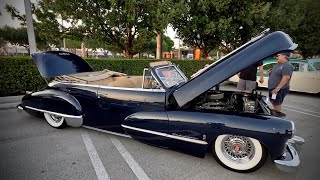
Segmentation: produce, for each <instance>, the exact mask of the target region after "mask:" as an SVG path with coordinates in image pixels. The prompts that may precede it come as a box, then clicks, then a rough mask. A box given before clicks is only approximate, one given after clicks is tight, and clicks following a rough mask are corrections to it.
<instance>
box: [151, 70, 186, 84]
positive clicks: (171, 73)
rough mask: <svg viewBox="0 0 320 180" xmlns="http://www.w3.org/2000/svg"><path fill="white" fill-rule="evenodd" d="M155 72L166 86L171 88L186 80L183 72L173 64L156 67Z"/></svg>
mask: <svg viewBox="0 0 320 180" xmlns="http://www.w3.org/2000/svg"><path fill="white" fill-rule="evenodd" d="M155 73H156V74H157V76H158V77H159V80H160V81H161V82H162V84H163V85H164V86H165V87H166V88H171V87H173V86H175V85H179V84H180V83H186V82H187V81H188V78H187V77H186V76H185V75H184V73H183V72H182V71H181V70H180V69H179V68H178V67H177V66H175V65H167V66H160V67H157V68H156V69H155Z"/></svg>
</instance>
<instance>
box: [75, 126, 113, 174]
mask: <svg viewBox="0 0 320 180" xmlns="http://www.w3.org/2000/svg"><path fill="white" fill-rule="evenodd" d="M81 136H82V140H83V142H84V144H85V146H86V149H87V151H88V154H89V157H90V160H91V163H92V165H93V168H94V170H95V172H96V175H97V178H98V180H110V178H109V176H108V173H107V171H106V169H105V168H104V166H103V164H102V162H101V159H100V157H99V155H98V153H97V151H96V148H95V147H94V145H93V143H92V141H91V138H90V136H89V134H88V133H87V131H86V130H81Z"/></svg>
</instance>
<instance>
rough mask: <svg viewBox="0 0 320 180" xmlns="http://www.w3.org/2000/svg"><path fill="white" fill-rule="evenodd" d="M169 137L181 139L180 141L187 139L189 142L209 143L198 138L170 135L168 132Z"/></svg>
mask: <svg viewBox="0 0 320 180" xmlns="http://www.w3.org/2000/svg"><path fill="white" fill-rule="evenodd" d="M167 137H168V138H172V139H177V140H180V141H187V142H191V143H196V144H201V145H207V144H208V143H207V142H206V141H200V140H196V139H189V138H185V137H180V136H174V135H170V134H168V136H167Z"/></svg>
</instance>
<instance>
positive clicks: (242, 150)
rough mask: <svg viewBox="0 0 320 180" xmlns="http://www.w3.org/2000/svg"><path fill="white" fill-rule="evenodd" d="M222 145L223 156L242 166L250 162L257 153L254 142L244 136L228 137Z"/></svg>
mask: <svg viewBox="0 0 320 180" xmlns="http://www.w3.org/2000/svg"><path fill="white" fill-rule="evenodd" d="M222 142H223V143H222V144H221V150H222V152H223V155H224V156H225V157H226V158H228V159H229V160H231V161H234V162H236V163H239V164H242V163H246V162H248V161H250V160H251V159H252V158H253V155H254V153H255V150H254V146H253V143H252V141H251V140H250V139H249V138H246V137H243V136H233V135H231V136H226V137H225V138H224V139H223V141H222Z"/></svg>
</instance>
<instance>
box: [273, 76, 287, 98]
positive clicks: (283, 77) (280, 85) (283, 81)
mask: <svg viewBox="0 0 320 180" xmlns="http://www.w3.org/2000/svg"><path fill="white" fill-rule="evenodd" d="M289 80H290V76H289V75H284V76H282V79H281V81H280V83H279V84H278V86H277V87H276V88H275V89H274V90H272V93H273V94H277V93H278V91H279V90H280V89H281V88H282V87H283V86H284V85H285V84H286V83H287V82H288V81H289Z"/></svg>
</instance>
